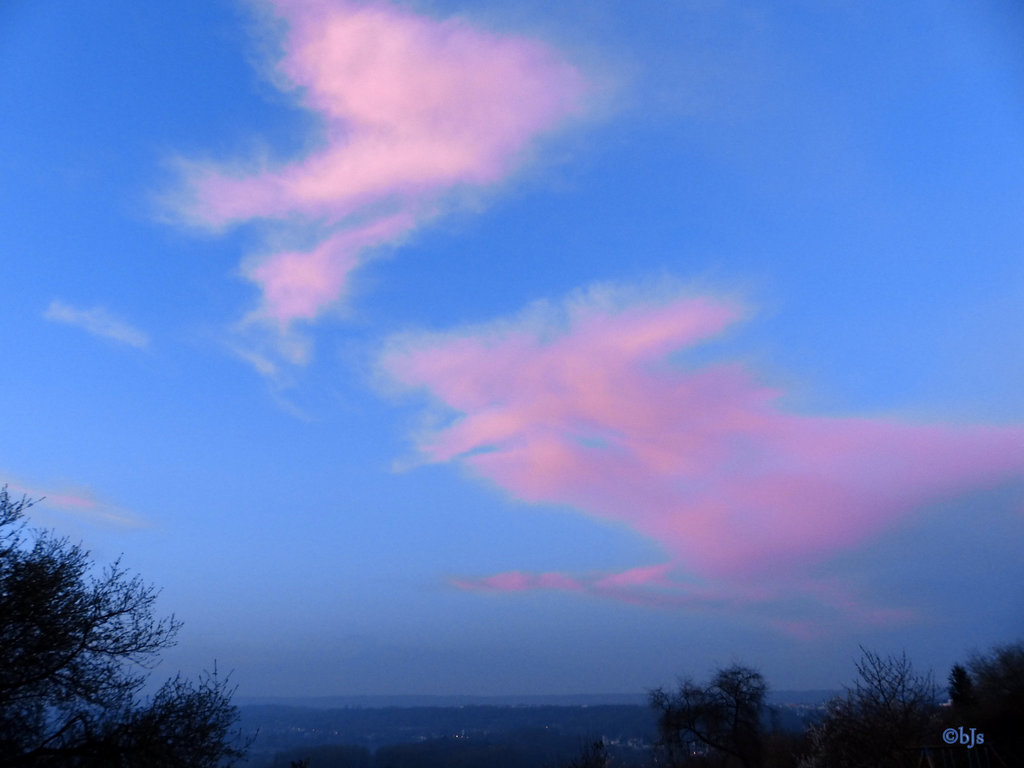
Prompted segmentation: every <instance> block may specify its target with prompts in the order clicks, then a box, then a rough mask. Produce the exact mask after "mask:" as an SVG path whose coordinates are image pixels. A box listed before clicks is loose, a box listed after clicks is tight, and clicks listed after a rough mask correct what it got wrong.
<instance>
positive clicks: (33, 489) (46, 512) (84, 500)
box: [0, 479, 144, 528]
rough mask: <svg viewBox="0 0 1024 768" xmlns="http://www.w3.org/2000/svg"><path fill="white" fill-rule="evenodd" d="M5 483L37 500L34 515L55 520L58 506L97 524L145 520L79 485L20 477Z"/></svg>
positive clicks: (132, 525)
mask: <svg viewBox="0 0 1024 768" xmlns="http://www.w3.org/2000/svg"><path fill="white" fill-rule="evenodd" d="M4 484H6V485H7V486H8V491H9V492H10V493H11V495H12V496H26V497H28V498H29V499H33V500H35V501H37V502H39V503H38V505H37V506H35V507H34V508H33V510H32V514H33V515H34V516H39V517H41V518H42V519H44V520H47V521H48V520H52V519H53V516H52V510H59V511H60V512H62V513H64V514H65V515H69V516H71V517H74V518H76V519H78V520H82V521H84V522H88V523H92V524H95V525H104V526H113V527H118V528H138V527H140V526H142V525H144V523H143V522H142V521H141V520H140V519H139V518H138V517H137V516H136V515H135V514H133V513H131V512H129V511H128V510H125V509H122V508H121V507H118V506H116V505H114V504H111V503H109V502H106V501H103V500H102V499H100V498H99V497H98V496H97V495H96V494H95V493H94V492H93V491H91V490H89V489H87V488H82V487H80V486H68V485H63V484H54V483H46V484H39V483H25V482H22V481H20V480H18V479H11V480H10V481H9V482H8V481H7V480H2V481H0V485H4Z"/></svg>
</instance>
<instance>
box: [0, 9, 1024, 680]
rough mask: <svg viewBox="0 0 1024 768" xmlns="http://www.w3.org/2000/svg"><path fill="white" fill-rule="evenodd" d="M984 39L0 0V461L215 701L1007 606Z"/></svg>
mask: <svg viewBox="0 0 1024 768" xmlns="http://www.w3.org/2000/svg"><path fill="white" fill-rule="evenodd" d="M627 5H628V8H627ZM769 6H770V7H769ZM1022 51H1024V14H1022V13H1021V11H1020V9H1019V8H1018V7H1017V4H1016V3H1014V2H1012V0H981V2H976V3H970V4H967V5H965V4H963V3H956V2H952V0H907V2H900V3H892V2H880V1H879V2H875V1H874V0H868V1H867V2H863V1H858V2H846V1H845V0H793V1H792V2H781V3H773V4H764V3H754V2H741V1H740V0H679V2H666V3H630V4H626V5H624V4H622V3H612V2H606V1H605V0H598V1H597V2H595V1H594V0H566V1H565V2H559V3H549V2H540V0H503V2H500V3H497V2H493V3H492V2H456V1H455V0H436V1H434V0H423V2H391V3H388V2H354V1H353V2H343V1H341V0H273V1H272V2H251V3H250V2H218V1H216V0H203V2H195V1H193V0H186V1H184V2H175V3H167V2H154V3H143V4H133V3H117V2H99V3H90V4H88V5H85V4H81V3H73V2H70V1H68V0H58V1H57V2H51V3H32V2H28V0H15V2H9V3H5V4H4V6H3V8H2V9H0V180H2V183H0V286H2V288H3V300H2V301H0V350H2V352H3V356H4V363H5V364H4V367H3V373H0V403H2V404H3V428H2V429H0V482H7V483H8V484H9V485H10V488H11V490H12V491H14V492H15V493H19V494H20V493H26V494H29V495H30V496H34V497H38V496H46V497H47V498H46V500H45V501H44V502H43V503H41V504H39V505H38V506H37V507H35V508H34V509H33V511H32V515H31V517H32V521H33V523H34V524H36V525H39V526H45V527H51V528H55V529H56V530H58V531H59V532H61V533H62V534H65V535H68V536H70V537H71V538H72V539H74V540H76V541H79V540H80V541H82V542H83V543H84V544H85V545H86V546H87V547H88V548H90V549H91V551H92V553H93V555H94V556H95V558H96V559H97V560H98V561H100V562H107V561H110V560H112V559H114V558H116V557H117V556H118V555H119V554H121V553H123V555H124V558H123V562H124V563H125V564H126V565H127V566H128V567H129V568H131V569H132V570H133V571H135V572H137V573H140V574H142V575H143V577H144V578H145V579H147V580H148V581H151V582H153V583H154V584H156V585H158V586H159V587H161V589H162V592H161V595H160V599H159V604H158V605H159V607H160V609H162V610H163V611H164V612H167V613H171V612H173V613H175V614H176V615H178V617H179V618H181V619H183V620H184V621H185V628H184V630H183V631H182V633H181V636H180V642H179V645H178V646H177V647H176V648H175V649H174V650H173V651H171V652H169V653H168V654H166V656H165V662H164V665H163V666H162V667H161V668H160V669H159V670H158V673H161V674H172V673H173V672H174V671H175V670H176V669H178V668H181V669H182V671H184V672H185V673H186V674H195V673H196V672H197V671H199V670H201V669H203V668H208V667H210V666H211V664H212V660H213V659H217V663H218V666H219V667H221V668H230V669H234V670H235V680H236V681H237V682H238V684H239V686H240V688H239V693H240V695H243V696H262V695H330V694H374V693H380V694H386V693H418V694H432V693H433V694H460V693H462V694H481V695H485V694H539V693H593V692H613V691H615V692H641V691H643V690H644V689H646V688H650V687H653V686H656V685H663V684H670V683H671V682H672V681H673V679H674V678H675V676H676V675H680V674H692V675H696V676H703V675H704V674H706V673H707V672H708V671H709V670H710V669H711V668H712V667H713V666H714V665H716V664H727V663H730V662H732V661H734V660H740V661H743V662H746V663H749V664H753V665H756V666H758V667H760V668H761V669H762V671H763V672H764V674H765V675H766V677H767V679H768V681H769V683H770V684H771V685H773V686H774V687H776V688H834V687H837V686H839V685H840V684H842V683H844V682H846V681H848V680H849V679H850V677H851V676H852V672H853V670H852V659H853V658H854V657H856V656H857V655H858V650H857V647H858V645H864V646H865V647H868V648H872V649H875V650H877V651H879V652H882V653H888V652H899V651H901V650H903V649H906V650H907V652H908V653H909V654H910V656H911V657H912V658H913V659H914V660H915V662H916V663H917V664H918V665H919V666H921V667H924V668H927V667H934V668H935V670H936V673H937V676H938V677H939V679H943V678H944V677H945V673H946V670H947V668H948V666H949V665H950V664H952V663H953V662H954V661H955V660H958V659H962V658H964V656H965V655H966V654H967V653H968V652H970V651H971V650H982V649H985V648H987V647H988V646H990V645H991V644H993V643H997V642H1007V641H1011V640H1015V639H1020V637H1021V636H1022V635H1024V591H1022V590H1021V588H1020V587H1021V584H1022V583H1024V559H1022V558H1021V557H1020V552H1021V551H1024V53H1022Z"/></svg>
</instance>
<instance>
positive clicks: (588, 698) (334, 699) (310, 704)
mask: <svg viewBox="0 0 1024 768" xmlns="http://www.w3.org/2000/svg"><path fill="white" fill-rule="evenodd" d="M234 701H235V704H237V705H239V706H243V707H245V706H256V705H273V706H280V707H305V708H309V709H345V708H350V707H354V708H358V709H382V708H384V707H592V706H600V705H609V704H629V705H640V706H646V705H647V696H646V694H642V693H575V694H561V695H560V694H554V695H532V696H531V695H526V696H515V695H508V696H462V695H449V696H429V695H422V694H408V695H390V696H238V697H236V698H235V700H234Z"/></svg>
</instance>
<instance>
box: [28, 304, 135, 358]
mask: <svg viewBox="0 0 1024 768" xmlns="http://www.w3.org/2000/svg"><path fill="white" fill-rule="evenodd" d="M43 317H44V318H45V319H47V320H52V321H53V322H55V323H65V324H66V325H74V326H76V327H78V328H81V329H82V330H84V331H87V332H88V333H91V334H92V335H93V336H101V337H103V338H106V339H113V340H114V341H116V342H119V343H121V344H127V345H128V346H130V347H135V348H137V349H143V348H145V347H147V346H149V336H147V335H146V334H145V333H143V332H142V331H140V330H139V329H138V328H134V327H133V326H131V325H129V324H128V323H126V322H124V321H123V320H120V319H118V318H116V317H114V316H113V315H111V314H110V313H109V312H107V310H105V309H103V308H102V307H93V308H92V309H75V308H74V307H72V306H70V305H69V304H65V303H64V302H62V301H58V300H56V299H54V300H53V301H51V302H50V306H49V307H47V308H46V311H45V312H44V313H43Z"/></svg>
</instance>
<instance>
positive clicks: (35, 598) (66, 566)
mask: <svg viewBox="0 0 1024 768" xmlns="http://www.w3.org/2000/svg"><path fill="white" fill-rule="evenodd" d="M32 504H33V502H32V501H29V500H28V499H25V498H22V499H21V500H20V501H15V500H12V499H11V497H10V495H9V493H8V490H7V487H6V486H4V487H3V488H2V489H0V768H8V767H10V768H14V766H61V767H63V766H68V767H69V768H93V767H94V766H95V767H97V768H98V767H99V766H103V767H104V768H143V767H145V768H179V767H180V768H214V767H215V766H219V765H222V764H224V763H225V762H227V763H231V762H233V761H234V760H236V759H237V758H240V757H241V756H242V752H243V750H242V749H240V748H238V747H236V746H234V745H233V743H232V739H231V738H230V736H231V733H230V731H231V729H232V727H233V726H234V724H235V722H236V721H237V710H236V709H235V708H234V707H233V706H232V705H231V694H232V693H233V691H232V690H230V689H229V688H228V681H227V679H226V678H221V677H218V675H217V674H216V670H215V671H214V673H213V674H207V675H205V676H203V677H202V678H201V679H200V680H199V681H198V683H197V684H193V683H191V682H189V681H187V680H184V679H182V678H181V677H180V676H179V677H175V678H173V679H171V680H169V681H167V682H166V683H165V684H164V685H163V686H162V687H161V688H160V689H159V691H158V692H157V693H156V694H155V695H153V696H152V697H151V698H149V699H147V700H145V701H140V698H139V694H140V691H141V689H142V688H143V686H144V685H145V683H146V680H147V676H148V675H147V670H148V669H149V668H150V667H151V666H152V665H153V664H154V663H155V661H156V660H157V658H158V654H159V652H160V651H162V650H164V649H166V648H168V647H170V646H171V645H173V643H174V637H175V634H176V633H177V631H178V629H179V627H180V626H181V624H180V622H178V621H177V620H176V619H175V618H174V617H173V616H171V617H169V618H164V619H157V618H155V617H154V615H153V612H152V608H153V603H154V601H155V599H156V592H155V591H154V590H153V588H152V587H151V586H148V585H146V584H144V583H143V582H142V580H141V579H140V578H139V577H137V576H135V577H130V576H129V575H128V573H127V572H126V571H125V569H124V568H122V567H121V565H120V562H115V563H114V564H113V565H111V566H110V567H108V568H106V569H105V570H103V571H102V572H101V573H100V574H99V575H98V576H97V575H91V573H90V572H91V571H92V562H91V560H90V558H89V553H88V552H86V551H84V550H83V549H82V548H81V547H79V546H76V545H72V544H70V543H69V542H68V541H67V539H59V538H54V537H53V536H52V535H51V534H49V533H46V532H35V531H31V530H30V529H27V528H26V527H25V524H24V521H23V517H24V513H25V510H26V509H28V508H29V507H30V506H32Z"/></svg>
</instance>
